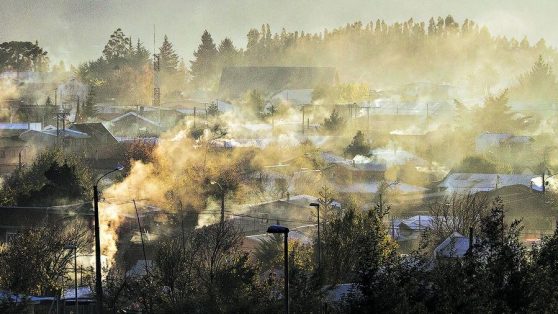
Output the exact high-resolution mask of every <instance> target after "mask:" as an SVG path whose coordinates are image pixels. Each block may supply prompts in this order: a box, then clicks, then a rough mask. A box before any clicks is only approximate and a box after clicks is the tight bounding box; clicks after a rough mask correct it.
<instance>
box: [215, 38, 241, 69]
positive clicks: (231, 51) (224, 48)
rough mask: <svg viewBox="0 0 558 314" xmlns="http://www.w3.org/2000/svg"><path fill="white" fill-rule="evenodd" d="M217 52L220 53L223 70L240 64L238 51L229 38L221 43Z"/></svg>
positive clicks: (220, 63)
mask: <svg viewBox="0 0 558 314" xmlns="http://www.w3.org/2000/svg"><path fill="white" fill-rule="evenodd" d="M217 51H218V52H219V65H220V66H221V68H223V67H227V66H231V65H235V64H236V63H237V62H238V56H239V55H238V50H237V49H236V48H235V47H234V44H233V42H232V40H230V39H229V38H225V39H223V41H221V43H220V44H219V48H218V49H217Z"/></svg>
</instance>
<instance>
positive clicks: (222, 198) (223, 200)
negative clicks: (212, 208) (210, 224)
mask: <svg viewBox="0 0 558 314" xmlns="http://www.w3.org/2000/svg"><path fill="white" fill-rule="evenodd" d="M209 183H210V184H211V185H217V186H218V187H219V189H220V190H221V224H223V223H224V222H225V189H223V187H222V186H221V184H219V182H217V181H211V182H209Z"/></svg>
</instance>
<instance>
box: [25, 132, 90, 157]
mask: <svg viewBox="0 0 558 314" xmlns="http://www.w3.org/2000/svg"><path fill="white" fill-rule="evenodd" d="M19 138H20V139H21V140H24V141H25V142H27V143H28V145H29V146H33V147H37V148H40V149H46V148H50V147H55V146H60V147H62V148H63V149H64V150H66V151H68V152H72V153H75V154H79V155H83V153H84V151H85V149H86V147H87V140H88V139H89V138H90V136H89V135H88V134H86V133H83V132H79V131H75V130H71V129H59V130H56V129H52V128H45V129H44V130H42V131H35V130H29V131H26V132H23V133H21V135H20V136H19Z"/></svg>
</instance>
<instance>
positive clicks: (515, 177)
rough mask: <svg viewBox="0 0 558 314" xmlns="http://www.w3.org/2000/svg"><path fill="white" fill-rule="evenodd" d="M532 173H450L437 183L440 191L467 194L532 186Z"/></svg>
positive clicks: (533, 176)
mask: <svg viewBox="0 0 558 314" xmlns="http://www.w3.org/2000/svg"><path fill="white" fill-rule="evenodd" d="M535 177H536V175H532V174H498V173H450V174H448V175H447V176H446V178H445V179H444V180H443V181H442V182H441V183H440V184H438V190H439V191H440V192H446V193H448V194H453V193H457V194H467V193H477V192H488V191H492V190H495V189H499V188H502V187H505V186H511V185H524V186H527V187H532V181H531V180H532V179H533V178H535Z"/></svg>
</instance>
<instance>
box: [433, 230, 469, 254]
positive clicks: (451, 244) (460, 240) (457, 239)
mask: <svg viewBox="0 0 558 314" xmlns="http://www.w3.org/2000/svg"><path fill="white" fill-rule="evenodd" d="M470 246H471V243H470V239H469V238H468V237H466V236H464V235H462V234H461V233H459V232H457V231H455V232H453V233H452V234H451V235H450V236H449V237H447V238H446V239H445V240H444V241H442V243H440V244H439V245H438V246H437V247H436V248H435V249H434V257H445V258H454V257H457V258H462V257H465V254H467V252H469V248H470Z"/></svg>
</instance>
